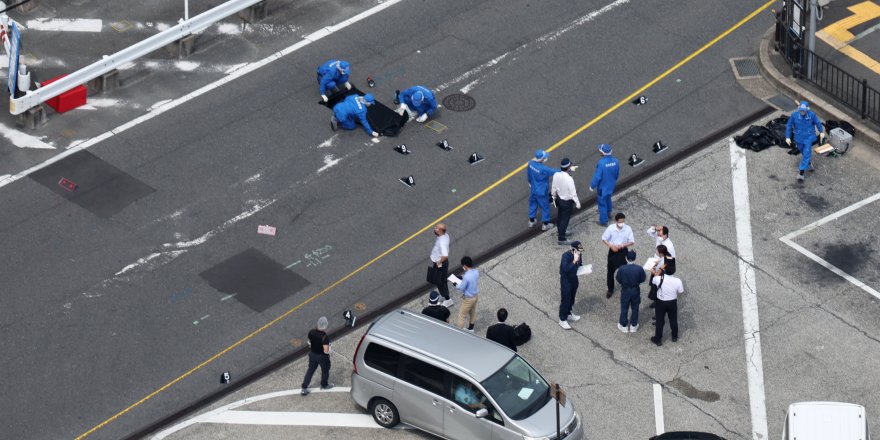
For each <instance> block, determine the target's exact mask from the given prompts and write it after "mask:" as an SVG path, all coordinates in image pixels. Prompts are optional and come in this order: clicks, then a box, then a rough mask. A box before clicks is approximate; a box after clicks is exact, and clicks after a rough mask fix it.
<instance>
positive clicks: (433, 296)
mask: <svg viewBox="0 0 880 440" xmlns="http://www.w3.org/2000/svg"><path fill="white" fill-rule="evenodd" d="M428 302H429V303H431V304H437V303H439V302H440V292H438V291H436V290H432V291H431V293H430V294H429V295H428Z"/></svg>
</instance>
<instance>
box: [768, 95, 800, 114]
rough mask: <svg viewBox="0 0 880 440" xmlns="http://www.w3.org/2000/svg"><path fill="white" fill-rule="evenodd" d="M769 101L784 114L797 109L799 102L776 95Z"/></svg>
mask: <svg viewBox="0 0 880 440" xmlns="http://www.w3.org/2000/svg"><path fill="white" fill-rule="evenodd" d="M767 101H769V102H770V103H771V104H773V105H774V106H775V107H776V108H778V109H779V110H782V111H784V112H790V111H792V110H794V109H796V108H797V102H796V101H795V100H793V99H791V98H789V97H787V96H782V95H775V96H773V97H771V98H770V99H768V100H767Z"/></svg>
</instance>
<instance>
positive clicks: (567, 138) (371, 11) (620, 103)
mask: <svg viewBox="0 0 880 440" xmlns="http://www.w3.org/2000/svg"><path fill="white" fill-rule="evenodd" d="M400 1H402V0H388V1H386V2H385V3H382V4H379V5H377V6H375V7H373V8H371V9H369V10H368V11H365V12H363V13H361V14H358V15H357V16H355V17H357V20H361V19H363V18H366V17H368V16H370V15H372V14H375V13H376V12H379V11H381V10H383V9H384V8H387V7H389V6H391V5H393V4H396V3H399V2H400ZM775 2H776V0H769V1H767V2H766V3H764V4H763V5H762V6H760V7H758V8H757V9H755V10H754V11H752V12H750V13H749V14H748V15H746V16H745V17H744V18H743V19H741V20H740V21H738V22H737V23H735V24H734V25H732V26H731V27H729V28H727V30H725V31H724V32H722V33H720V34H718V35H717V36H715V38H713V39H712V40H710V41H709V42H708V43H706V44H704V45H703V46H702V47H700V48H699V49H697V50H696V51H694V52H692V53H691V54H690V55H688V56H686V57H684V58H683V59H681V60H680V61H679V62H677V63H676V64H675V65H673V66H672V67H670V68H669V69H667V70H666V71H665V72H663V73H661V74H660V75H658V76H656V77H655V78H654V79H652V80H651V81H649V82H648V83H646V84H645V85H643V86H641V87H639V88H638V89H637V90H635V91H634V92H632V93H630V94H629V95H628V96H626V97H625V98H623V99H621V100H620V101H618V102H617V103H616V104H614V105H612V106H611V107H609V108H608V109H607V110H605V111H604V112H602V113H601V114H599V115H598V116H596V117H594V118H593V119H592V120H590V121H589V122H587V123H586V124H584V125H582V126H581V127H580V128H578V129H577V130H575V131H573V132H571V133H570V134H569V135H567V136H565V137H564V138H562V139H561V140H559V141H557V142H556V143H555V144H553V145H552V146H550V147H549V148H547V149H546V150H547V151H551V152H552V151H554V150H556V149H557V148H559V147H560V146H562V145H564V144H565V143H567V142H568V141H570V140H571V139H572V138H574V137H575V136H577V135H579V134H581V133H582V132H583V131H584V130H586V129H588V128H590V127H592V126H593V125H595V124H596V123H597V122H599V121H601V120H602V119H604V118H605V117H606V116H608V115H609V114H611V113H612V112H614V111H615V110H617V109H618V108H620V107H622V106H624V105H626V104H627V103H629V102H630V101H632V100H633V98H635V97H636V96H639V95H640V94H641V93H642V92H644V91H645V90H647V89H649V88H651V87H652V86H653V85H654V84H657V83H658V82H660V81H661V80H663V79H664V78H666V77H667V76H669V75H670V74H672V72H675V71H676V70H678V69H679V68H681V66H684V65H685V64H687V63H688V62H690V61H691V60H692V59H694V58H696V57H697V56H698V55H700V54H702V53H703V52H705V51H706V50H708V49H709V48H711V47H712V46H714V45H715V44H716V43H718V42H719V41H721V40H722V39H724V38H725V37H727V36H728V35H730V34H731V33H732V32H733V31H735V30H737V29H739V28H740V27H742V25H744V24H745V23H748V22H749V21H750V20H751V19H753V18H755V16H757V15H758V14H760V13H761V12H762V11H764V10H766V9H767V8H769V7H770V6H772V5H773V4H774V3H775ZM351 20H352V19H349V20H346V22H349V21H351ZM346 22H343V23H346ZM348 24H351V23H348ZM346 26H347V24H346ZM328 29H329V28H325V29H323V30H321V31H318V32H315V33H314V34H312V36H309V37H307V38H317V36H318V35H320V36H321V37H324V36H327V35H329V34H328V33H327V30H328ZM339 29H341V27H336V28H334V32H335V31H336V30H339ZM307 44H309V43H308V42H305V43H304V42H300V43H297V44H294V45H293V46H291V47H290V48H288V49H286V50H290V51H291V52H292V51H293V50H297V49H299V48H300V47H302V46H305V45H307ZM293 48H295V49H293ZM279 53H283V54H286V53H289V52H286V53H284V52H279ZM283 54H282V55H280V56H283ZM268 62H271V61H266V63H268ZM245 69H248V67H246V68H244V69H243V70H245ZM200 90H201V89H200ZM203 93H204V92H203ZM187 96H189V95H187ZM190 99H191V98H190ZM133 122H134V121H133ZM68 151H70V150H68ZM56 157H57V156H56ZM47 165H48V164H46V165H43V166H47ZM526 166H527V163H523V164H522V165H520V166H519V167H517V168H516V169H514V170H513V171H511V172H509V173H507V175H505V176H504V177H502V178H500V179H498V180H496V181H495V182H494V183H492V184H491V185H489V186H487V187H486V188H483V189H482V190H481V191H480V192H478V193H477V194H475V195H473V196H471V197H470V198H469V199H467V200H465V201H464V202H462V203H461V204H459V205H458V206H456V207H455V208H453V209H451V210H450V211H448V212H446V213H445V214H443V215H441V216H440V217H438V218H437V219H436V220H435V221H433V222H431V223H430V224H428V225H426V226H424V227H422V228H421V229H419V230H418V231H416V232H414V233H412V234H411V235H410V236H409V237H406V238H405V239H403V240H402V241H400V242H399V243H397V244H395V245H394V246H392V247H390V248H388V249H387V250H385V251H384V252H382V253H381V254H379V255H377V256H375V257H373V258H372V259H371V260H370V261H367V262H366V263H364V264H362V265H361V266H360V267H358V268H357V269H355V270H353V271H352V272H350V273H349V274H348V275H346V276H344V277H342V278H340V279H338V280H336V281H335V282H333V283H332V284H330V285H329V286H327V287H325V288H324V289H322V290H321V291H319V292H318V293H316V294H314V295H312V296H311V297H309V298H308V299H306V300H304V301H303V302H301V303H299V304H298V305H296V306H294V307H291V308H290V309H288V310H287V311H285V312H284V313H282V314H280V315H278V316H277V317H275V318H274V319H272V320H271V321H269V322H267V323H266V324H263V326H261V327H260V328H258V329H256V330H254V331H252V332H250V333H249V334H247V335H246V336H244V337H243V338H241V339H239V340H238V341H236V342H235V343H233V344H231V345H229V346H228V347H226V348H224V349H223V350H220V351H219V352H217V353H216V354H215V355H213V356H211V357H210V358H208V359H205V360H204V361H202V362H201V363H199V364H198V365H196V366H195V367H193V368H191V369H189V371H187V372H185V373H183V374H181V375H180V376H178V377H176V378H175V379H173V380H171V381H170V382H168V383H166V384H165V385H162V386H161V387H159V388H158V389H156V390H155V391H153V392H151V393H149V394H147V395H146V396H144V397H142V398H141V399H140V400H138V401H137V402H135V403H132V404H131V405H129V406H128V407H126V408H125V409H123V410H121V411H119V412H117V413H116V414H114V415H113V416H111V417H110V418H108V419H107V420H104V421H103V422H101V423H99V424H97V425H95V426H94V427H92V428H90V429H89V430H88V431H86V432H84V433H82V434H80V435H79V436H77V437H76V439H75V440H81V439H83V438H85V437H87V436H89V435H91V434H92V433H94V432H95V431H97V430H99V429H101V428H103V427H104V426H106V425H107V424H108V423H111V422H113V421H114V420H116V419H118V418H119V417H122V416H123V415H125V414H127V413H128V412H129V411H131V410H132V409H134V408H136V407H138V406H140V405H141V404H143V403H144V402H146V401H148V400H150V399H152V398H153V397H154V396H156V395H158V394H159V393H162V392H163V391H165V390H167V389H168V388H171V387H172V386H174V385H176V384H177V383H178V382H180V381H182V380H184V379H186V378H187V377H189V376H190V375H192V374H193V373H195V372H197V371H199V370H201V369H202V368H204V367H205V366H206V365H209V364H211V363H212V362H214V361H215V360H217V359H219V358H220V357H222V356H223V355H225V354H226V353H228V352H230V351H232V350H234V349H235V348H236V347H238V346H240V345H242V344H244V343H245V342H247V341H249V340H251V339H252V338H253V337H255V336H257V335H259V334H260V333H262V332H264V331H265V330H266V329H268V328H270V327H272V326H274V325H275V324H277V323H278V322H281V321H282V320H284V319H285V318H287V317H288V316H290V315H291V314H292V313H293V312H296V311H297V310H299V309H301V308H303V307H305V306H306V305H308V304H309V303H311V302H312V301H314V300H316V299H317V298H320V297H322V296H324V295H325V294H327V292H330V291H332V290H333V289H335V288H336V287H337V286H339V285H340V284H342V283H345V282H346V281H348V280H349V279H350V278H352V277H354V276H355V275H357V274H359V273H361V272H362V271H364V270H365V269H366V268H368V267H370V266H372V265H373V264H374V263H376V262H377V261H379V260H381V259H382V258H385V257H386V256H387V255H389V254H391V253H393V252H394V251H396V250H397V249H399V248H400V247H402V246H403V245H405V244H407V243H409V242H410V241H412V240H413V239H414V238H416V237H418V236H419V235H421V234H423V233H424V232H426V231H428V230H429V229H431V228H433V227H434V225H435V224H436V223H437V222H440V221H442V220H444V219H446V218H448V217H450V216H452V215H454V214H455V213H457V212H458V211H461V210H462V209H464V208H465V207H467V206H468V205H470V204H471V203H473V202H474V201H475V200H477V199H479V198H480V197H482V196H484V195H485V194H487V193H489V192H490V191H492V190H493V189H495V188H497V187H498V186H499V185H501V184H502V183H504V182H506V181H508V180H510V179H511V178H512V177H513V176H515V175H519V174H520V173H521V172H522V170H524V169H525V167H526ZM29 172H32V171H29ZM25 175H26V174H25ZM19 178H20V177H19ZM6 184H7V182H3V181H0V187H2V186H3V185H6ZM765 423H766V417H765Z"/></svg>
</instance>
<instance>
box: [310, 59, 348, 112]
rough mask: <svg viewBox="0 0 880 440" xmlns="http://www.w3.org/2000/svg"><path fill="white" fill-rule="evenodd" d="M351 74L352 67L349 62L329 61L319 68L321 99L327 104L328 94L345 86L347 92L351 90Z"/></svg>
mask: <svg viewBox="0 0 880 440" xmlns="http://www.w3.org/2000/svg"><path fill="white" fill-rule="evenodd" d="M350 74H351V65H350V64H348V61H342V60H329V61H327V62H326V63H324V64H321V67H318V84H320V87H321V99H323V100H324V102H327V100H328V99H329V98H327V94H328V92H330V91H332V90H333V89H338V88H339V86H340V85H345V88H346V89H347V90H351V83H350V82H348V75H350Z"/></svg>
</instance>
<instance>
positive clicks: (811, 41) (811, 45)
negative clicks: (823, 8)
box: [805, 0, 819, 80]
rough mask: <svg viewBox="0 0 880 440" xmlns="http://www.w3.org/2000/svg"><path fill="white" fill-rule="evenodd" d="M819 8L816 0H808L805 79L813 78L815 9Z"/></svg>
mask: <svg viewBox="0 0 880 440" xmlns="http://www.w3.org/2000/svg"><path fill="white" fill-rule="evenodd" d="M818 9H819V1H818V0H810V30H809V34H808V35H807V49H809V50H810V51H809V53H808V54H807V56H806V60H805V61H806V63H807V79H808V80H812V79H813V53H815V52H816V11H818Z"/></svg>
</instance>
